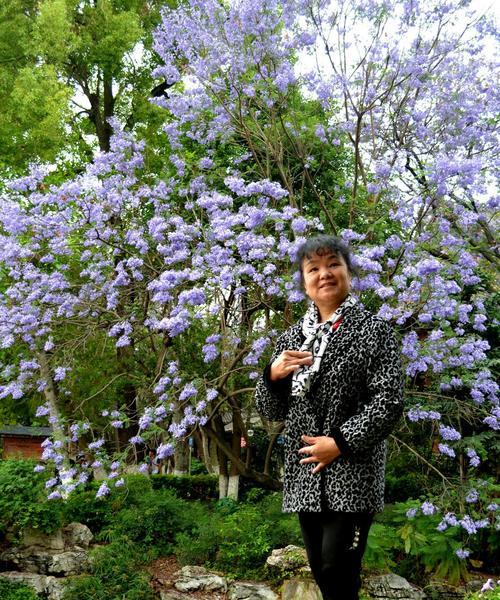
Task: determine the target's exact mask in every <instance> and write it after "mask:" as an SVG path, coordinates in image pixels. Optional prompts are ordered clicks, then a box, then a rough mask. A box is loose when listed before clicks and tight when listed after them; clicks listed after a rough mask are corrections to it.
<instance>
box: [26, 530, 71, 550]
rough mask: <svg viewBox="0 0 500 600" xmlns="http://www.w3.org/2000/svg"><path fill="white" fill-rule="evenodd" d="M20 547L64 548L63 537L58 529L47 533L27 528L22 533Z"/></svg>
mask: <svg viewBox="0 0 500 600" xmlns="http://www.w3.org/2000/svg"><path fill="white" fill-rule="evenodd" d="M19 546H20V548H39V549H41V550H59V551H62V550H64V538H63V534H62V531H61V530H60V529H59V530H58V531H56V532H55V533H52V534H50V535H48V534H47V533H42V532H41V531H38V529H27V530H26V531H25V532H24V533H23V537H22V539H21V543H20V544H19Z"/></svg>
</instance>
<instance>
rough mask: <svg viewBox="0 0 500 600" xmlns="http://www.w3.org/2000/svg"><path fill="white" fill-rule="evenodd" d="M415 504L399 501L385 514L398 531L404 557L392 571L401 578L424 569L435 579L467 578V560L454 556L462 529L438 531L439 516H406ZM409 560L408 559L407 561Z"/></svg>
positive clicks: (455, 580)
mask: <svg viewBox="0 0 500 600" xmlns="http://www.w3.org/2000/svg"><path fill="white" fill-rule="evenodd" d="M414 504H415V503H414V502H413V503H412V502H407V503H398V504H396V505H394V506H393V507H392V508H391V509H390V510H388V511H386V515H385V516H384V522H385V524H388V522H389V523H390V525H392V527H393V528H395V530H396V531H397V535H398V536H399V538H400V540H401V542H400V544H399V546H400V547H401V549H402V551H403V552H404V554H405V555H406V558H407V560H405V561H401V563H400V564H399V565H398V564H397V565H396V567H395V571H396V572H397V573H399V574H400V575H402V576H404V577H409V578H410V579H412V580H414V579H415V574H416V573H421V572H424V573H426V574H427V576H429V577H430V576H432V577H433V578H434V579H446V580H447V581H448V582H449V583H451V584H457V583H459V582H460V581H461V580H466V579H467V563H466V561H464V560H463V559H460V558H459V557H458V556H457V555H456V550H458V549H459V548H460V547H461V546H462V543H461V535H462V534H461V528H460V527H449V528H448V529H446V530H445V531H438V530H437V526H438V524H439V522H440V521H441V516H440V515H437V514H436V515H429V516H427V517H425V518H415V519H408V518H407V516H406V512H407V510H408V508H410V507H412V506H413V505H414ZM410 559H411V560H410Z"/></svg>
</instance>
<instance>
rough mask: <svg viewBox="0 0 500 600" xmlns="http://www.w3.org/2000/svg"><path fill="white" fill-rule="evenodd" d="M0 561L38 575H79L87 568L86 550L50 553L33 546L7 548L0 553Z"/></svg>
mask: <svg viewBox="0 0 500 600" xmlns="http://www.w3.org/2000/svg"><path fill="white" fill-rule="evenodd" d="M0 561H2V562H3V563H4V564H6V565H7V566H9V567H10V566H13V567H15V568H16V569H19V570H20V571H25V572H28V573H38V574H40V575H59V576H66V575H79V574H80V573H85V572H86V571H88V569H89V555H88V553H87V551H86V550H68V551H66V552H57V553H50V552H42V551H38V550H36V549H33V548H9V549H8V550H5V552H3V553H2V554H1V555H0Z"/></svg>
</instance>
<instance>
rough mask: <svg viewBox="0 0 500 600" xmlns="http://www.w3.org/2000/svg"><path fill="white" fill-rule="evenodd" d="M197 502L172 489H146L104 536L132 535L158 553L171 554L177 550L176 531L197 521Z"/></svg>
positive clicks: (124, 536)
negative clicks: (189, 500) (174, 548)
mask: <svg viewBox="0 0 500 600" xmlns="http://www.w3.org/2000/svg"><path fill="white" fill-rule="evenodd" d="M197 506H198V505H197V504H196V503H187V502H186V501H184V500H181V499H180V498H178V497H177V496H176V495H175V493H174V492H173V491H170V490H162V491H156V492H150V493H145V494H144V495H143V497H142V499H141V500H140V501H139V502H137V503H136V504H135V505H134V506H130V507H125V508H122V509H121V510H120V511H119V512H117V513H116V515H115V517H114V519H113V521H112V522H111V523H110V525H109V526H108V527H107V528H106V529H104V530H103V532H102V537H105V538H107V539H110V540H120V539H122V538H128V539H129V540H131V541H133V542H134V543H135V544H136V545H137V546H138V547H139V548H142V549H143V550H146V549H149V548H151V549H153V550H154V552H155V554H159V553H163V554H168V553H170V552H172V550H173V545H174V538H175V535H176V534H177V533H179V532H182V531H185V530H188V529H189V528H190V527H192V526H193V523H194V522H196V517H197V514H198V512H199V511H198V508H197Z"/></svg>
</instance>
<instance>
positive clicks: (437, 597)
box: [425, 581, 465, 600]
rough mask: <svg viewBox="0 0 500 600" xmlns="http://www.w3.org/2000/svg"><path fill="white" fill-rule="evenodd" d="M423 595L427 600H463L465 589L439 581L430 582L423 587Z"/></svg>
mask: <svg viewBox="0 0 500 600" xmlns="http://www.w3.org/2000/svg"><path fill="white" fill-rule="evenodd" d="M425 594H426V596H427V598H428V600H463V598H464V597H465V589H464V588H460V587H455V586H452V585H449V584H447V583H443V582H441V581H430V582H429V584H428V585H426V586H425Z"/></svg>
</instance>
